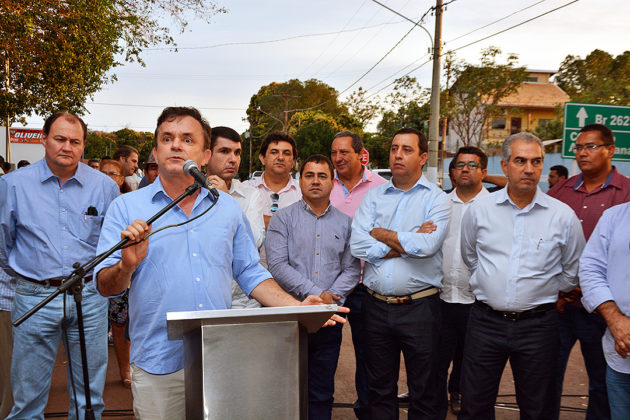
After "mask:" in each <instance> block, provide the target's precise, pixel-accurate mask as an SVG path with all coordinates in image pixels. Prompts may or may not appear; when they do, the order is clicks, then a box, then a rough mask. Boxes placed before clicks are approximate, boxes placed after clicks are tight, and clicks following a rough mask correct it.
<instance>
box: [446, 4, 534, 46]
mask: <svg viewBox="0 0 630 420" xmlns="http://www.w3.org/2000/svg"><path fill="white" fill-rule="evenodd" d="M545 1H546V0H540V1H537V2H536V3H533V4H530V5H529V6H526V7H523V8H522V9H519V10H517V11H515V12H512V13H510V14H509V15H506V16H503V17H502V18H500V19H497V20H495V21H493V22H490V23H488V24H486V25H483V26H480V27H478V28H477V29H473V30H472V31H470V32H466V33H465V34H463V35H460V36H458V37H456V38H453V39H450V40H448V41H446V42H444V44H445V45H446V44H448V43H449V42H453V41H456V40H458V39H460V38H463V37H465V36H467V35H470V34H472V33H473V32H477V31H479V30H481V29H484V28H487V27H488V26H492V25H494V24H495V23H499V22H501V21H502V20H505V19H507V18H509V17H512V16H514V15H515V14H517V13H520V12H522V11H525V10H527V9H531V8H532V7H534V6H536V5H538V4H540V3H544V2H545Z"/></svg>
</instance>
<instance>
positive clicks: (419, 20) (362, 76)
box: [287, 0, 433, 112]
mask: <svg viewBox="0 0 630 420" xmlns="http://www.w3.org/2000/svg"><path fill="white" fill-rule="evenodd" d="M372 1H374V2H375V3H378V4H381V3H379V2H378V1H376V0H372ZM385 7H386V8H387V9H389V8H388V7H387V6H385ZM432 9H433V8H432V7H430V8H429V10H427V11H426V12H425V13H424V14H423V15H422V16H421V17H420V19H418V22H413V21H412V22H413V23H414V26H412V27H411V29H409V31H407V33H405V35H403V36H402V38H400V39H399V40H398V42H396V44H394V46H393V47H392V48H390V49H389V51H387V52H386V53H385V55H384V56H382V57H381V58H380V59H379V60H378V61H377V62H376V63H374V65H372V67H370V68H369V69H368V70H367V71H366V72H365V73H363V74H362V75H361V76H360V77H359V78H358V79H357V80H355V81H354V82H352V83H351V84H350V85H349V86H348V87H347V88H345V89H344V90H342V91H341V92H339V93H338V94H337V95H335V96H334V97H332V98H330V99H327V100H325V101H324V102H322V103H320V104H317V105H314V106H310V107H308V108H296V109H291V110H287V112H296V111H310V110H311V109H315V108H319V107H321V106H322V105H325V104H327V103H328V102H330V101H332V100H333V98H335V99H336V98H338V97H339V96H341V95H343V94H344V93H345V92H347V91H348V90H350V88H351V87H352V86H354V85H356V84H357V83H359V82H360V81H361V80H362V79H363V78H364V77H365V76H367V75H368V74H369V73H370V72H371V71H372V70H374V68H375V67H376V66H378V65H379V64H380V63H381V62H382V61H383V60H385V58H387V56H388V55H389V54H391V53H392V51H394V50H395V49H396V47H398V45H400V43H401V42H403V40H404V39H405V38H407V36H408V35H409V34H410V33H411V31H413V30H414V29H415V28H416V26H419V27H421V28H423V27H422V26H421V25H420V24H419V23H420V22H422V20H423V19H424V17H425V16H426V15H427V14H429V12H430V11H431V10H432ZM396 13H397V12H396ZM401 16H402V15H401ZM406 19H408V18H406ZM423 29H424V28H423ZM425 31H426V29H425Z"/></svg>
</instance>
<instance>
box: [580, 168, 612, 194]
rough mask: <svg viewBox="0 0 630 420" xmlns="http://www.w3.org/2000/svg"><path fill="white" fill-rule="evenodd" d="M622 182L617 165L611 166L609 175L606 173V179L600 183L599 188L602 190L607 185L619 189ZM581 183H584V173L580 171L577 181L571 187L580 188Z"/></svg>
mask: <svg viewBox="0 0 630 420" xmlns="http://www.w3.org/2000/svg"><path fill="white" fill-rule="evenodd" d="M622 182H623V178H622V177H621V174H620V173H619V172H618V171H617V167H616V166H613V167H612V171H611V172H610V175H608V178H606V181H605V182H604V183H603V184H602V186H601V188H600V189H602V190H603V189H604V188H606V187H608V186H609V185H610V186H612V187H615V188H617V189H621V188H622ZM582 184H584V175H583V174H582V173H580V176H579V177H578V179H577V181H576V182H575V184H574V185H573V189H574V190H576V191H577V189H578V188H580V187H581V186H582Z"/></svg>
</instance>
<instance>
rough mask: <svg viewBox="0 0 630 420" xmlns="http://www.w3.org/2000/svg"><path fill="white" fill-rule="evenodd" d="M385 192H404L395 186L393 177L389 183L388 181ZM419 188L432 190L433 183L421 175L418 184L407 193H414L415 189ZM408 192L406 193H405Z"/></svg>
mask: <svg viewBox="0 0 630 420" xmlns="http://www.w3.org/2000/svg"><path fill="white" fill-rule="evenodd" d="M385 185H386V187H385V192H386V193H387V192H393V191H403V190H401V189H400V188H398V187H396V186H395V185H394V177H392V178H391V179H390V180H389V181H387V184H385ZM417 188H426V189H430V188H431V182H430V181H429V180H428V179H427V177H426V176H424V175H420V178H418V180H417V181H416V183H415V184H414V185H413V187H411V188H409V190H407V191H412V190H414V189H417ZM403 192H406V191H403Z"/></svg>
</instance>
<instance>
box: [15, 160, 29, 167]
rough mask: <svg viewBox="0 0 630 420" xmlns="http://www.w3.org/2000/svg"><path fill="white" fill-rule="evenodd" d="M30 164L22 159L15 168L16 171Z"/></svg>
mask: <svg viewBox="0 0 630 420" xmlns="http://www.w3.org/2000/svg"><path fill="white" fill-rule="evenodd" d="M30 164H31V162H29V161H28V160H25V159H22V160H21V161H19V162H18V164H17V167H18V169H20V168H23V167H24V166H28V165H30Z"/></svg>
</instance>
